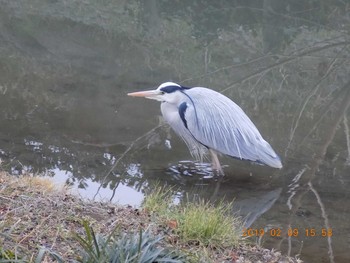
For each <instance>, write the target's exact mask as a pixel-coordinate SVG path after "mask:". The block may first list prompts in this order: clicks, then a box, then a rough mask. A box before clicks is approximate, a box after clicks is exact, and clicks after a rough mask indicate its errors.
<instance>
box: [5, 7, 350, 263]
mask: <svg viewBox="0 0 350 263" xmlns="http://www.w3.org/2000/svg"><path fill="white" fill-rule="evenodd" d="M283 3H284V4H282V3H281V1H277V0H274V1H264V2H261V1H255V2H254V1H253V2H250V3H249V4H247V3H246V2H243V1H242V3H239V2H235V4H233V3H230V2H227V3H226V2H213V1H192V2H191V3H187V4H185V2H184V3H181V2H178V1H161V2H159V1H147V2H145V1H107V0H106V1H103V2H101V3H95V2H93V1H84V2H82V1H78V0H76V1H69V2H67V1H60V0H59V1H44V0H39V1H35V2H32V3H29V2H28V1H19V0H12V1H9V0H2V1H0V5H1V9H0V57H1V59H0V76H1V78H0V109H1V110H0V127H1V128H0V158H1V160H2V164H1V168H2V169H6V170H8V171H10V172H11V173H12V174H13V175H17V174H21V173H23V172H24V171H26V170H29V171H33V172H40V173H41V172H42V173H44V174H45V175H46V176H51V177H53V178H54V179H55V180H56V181H57V182H60V183H68V184H70V185H72V187H73V189H75V191H77V192H78V193H79V194H81V195H82V196H85V197H88V198H91V199H97V200H111V201H114V202H119V203H122V204H131V205H133V206H138V205H139V204H140V202H141V201H142V199H143V196H144V193H145V192H147V191H150V190H151V189H152V187H153V186H154V185H155V184H156V183H160V184H162V185H163V184H164V185H171V186H174V187H175V189H176V191H177V196H178V199H179V200H178V201H181V200H182V199H183V198H184V197H186V196H189V197H190V198H193V199H196V198H205V199H208V200H212V201H213V202H215V200H220V199H222V198H224V199H225V200H227V201H232V200H235V212H237V211H239V213H241V214H242V215H243V216H244V217H245V218H246V225H247V227H248V228H247V229H246V231H245V232H244V233H242V234H250V235H253V237H252V238H253V239H256V241H257V242H259V243H261V244H263V245H264V246H267V247H273V248H276V249H280V250H282V251H283V253H287V254H290V255H297V254H298V255H300V257H301V259H303V260H305V261H306V262H349V260H350V253H349V252H348V250H349V247H350V234H349V233H350V223H349V221H348V218H349V216H350V206H349V201H348V199H349V195H350V191H349V189H350V187H349V186H350V179H349V171H350V131H349V125H350V124H349V120H348V119H349V109H348V108H349V103H350V78H349V62H350V59H349V55H350V54H349V53H350V52H349V44H350V40H349V31H350V27H349V25H350V21H349V15H348V10H349V8H350V6H349V4H347V3H346V2H342V1H339V2H337V1H323V2H322V4H321V3H319V4H318V3H317V4H316V3H314V2H313V1H303V2H295V1H284V2H283ZM169 80H172V81H175V82H178V83H181V84H183V85H186V86H205V87H210V88H212V89H215V90H217V91H220V92H222V93H223V94H225V95H226V96H228V97H230V98H231V99H232V100H234V101H235V102H236V103H237V104H239V105H240V106H241V107H242V108H243V110H244V111H245V112H246V113H247V114H248V116H250V118H251V119H252V120H253V122H254V123H255V124H256V126H257V127H258V129H259V130H260V132H261V133H262V135H263V136H264V138H265V139H266V140H267V141H268V142H269V143H270V144H271V145H272V146H273V148H274V149H275V150H276V152H278V153H279V154H280V156H281V158H282V160H283V164H284V167H283V169H281V170H276V169H272V168H269V167H264V166H260V165H254V164H250V163H247V162H242V161H238V160H234V159H231V158H227V157H221V161H222V163H223V164H224V165H225V166H224V170H225V174H226V176H225V177H224V178H221V179H218V178H215V177H213V176H212V174H211V172H210V164H208V163H198V162H195V161H194V160H193V159H192V157H191V156H190V154H189V152H188V150H187V148H186V146H185V145H184V143H183V142H182V141H181V140H180V139H178V138H177V137H176V136H175V135H174V134H173V133H172V132H171V131H170V130H169V128H168V127H167V126H166V125H164V123H163V122H162V120H161V119H160V118H159V116H160V110H159V103H157V102H155V101H150V100H145V99H134V98H130V97H127V96H126V93H128V92H131V91H137V90H143V89H151V88H155V87H157V86H158V85H159V84H160V83H162V82H165V81H169ZM288 229H290V231H289V232H288ZM248 231H249V232H248ZM262 232H264V233H265V234H264V236H263V237H261V236H260V234H261V233H262Z"/></svg>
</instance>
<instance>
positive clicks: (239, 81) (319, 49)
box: [220, 41, 350, 92]
mask: <svg viewBox="0 0 350 263" xmlns="http://www.w3.org/2000/svg"><path fill="white" fill-rule="evenodd" d="M349 44H350V42H349V41H342V42H337V43H332V44H329V45H326V46H322V47H317V48H313V49H311V50H306V51H303V52H301V53H299V54H297V55H296V56H293V57H288V58H286V59H282V60H280V61H278V62H276V63H273V64H272V65H269V66H268V67H266V68H262V69H258V70H256V71H255V72H253V73H252V74H249V75H248V76H244V77H242V78H240V79H238V80H236V81H234V82H232V83H230V84H229V85H228V87H227V88H225V89H223V90H221V91H220V92H225V91H227V90H229V89H231V88H232V87H234V86H235V85H236V84H239V83H242V82H244V81H247V80H249V79H251V78H253V77H256V76H258V75H259V74H261V73H263V72H265V71H269V70H271V69H273V68H276V67H278V66H281V65H284V64H286V63H288V62H290V61H293V60H295V59H300V57H302V56H306V55H309V54H312V53H316V52H319V51H322V50H325V49H329V48H332V47H337V46H346V45H349Z"/></svg>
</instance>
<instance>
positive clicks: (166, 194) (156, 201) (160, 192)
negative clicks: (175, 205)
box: [142, 184, 174, 215]
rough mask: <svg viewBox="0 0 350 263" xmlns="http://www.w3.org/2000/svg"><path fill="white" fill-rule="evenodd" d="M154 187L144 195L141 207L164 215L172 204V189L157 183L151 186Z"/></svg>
mask: <svg viewBox="0 0 350 263" xmlns="http://www.w3.org/2000/svg"><path fill="white" fill-rule="evenodd" d="M152 189H154V190H153V191H152V192H151V193H150V194H148V195H146V197H145V199H144V200H143V202H142V207H143V208H144V209H145V210H146V211H148V212H155V213H158V214H160V215H165V214H166V213H167V212H168V210H169V208H170V207H171V205H172V201H173V197H174V195H173V189H172V188H171V187H168V188H165V187H161V186H159V185H158V184H157V185H155V186H154V187H152Z"/></svg>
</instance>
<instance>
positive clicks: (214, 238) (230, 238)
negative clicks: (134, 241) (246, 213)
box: [143, 187, 242, 247]
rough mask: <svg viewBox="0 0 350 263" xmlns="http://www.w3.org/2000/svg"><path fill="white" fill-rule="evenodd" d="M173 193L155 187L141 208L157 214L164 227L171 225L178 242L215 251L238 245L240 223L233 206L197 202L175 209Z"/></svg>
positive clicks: (221, 203) (220, 203) (230, 204)
mask: <svg viewBox="0 0 350 263" xmlns="http://www.w3.org/2000/svg"><path fill="white" fill-rule="evenodd" d="M172 192H173V191H172V189H171V188H170V189H165V188H162V187H155V188H154V191H153V192H152V193H150V194H149V195H147V196H146V198H145V200H144V202H143V208H144V209H146V210H147V211H148V212H154V213H157V215H158V216H160V217H161V218H163V220H164V221H165V223H167V224H169V222H170V221H171V222H172V226H171V228H173V229H174V232H175V233H176V234H178V236H179V238H180V241H181V242H183V243H191V244H198V245H203V246H208V245H210V246H215V247H227V246H235V245H237V244H238V241H239V240H240V237H241V235H240V233H241V231H240V229H241V225H242V223H241V221H240V219H239V218H238V217H236V216H235V215H234V214H233V212H232V203H228V204H225V203H224V202H219V203H218V204H215V205H214V204H211V203H210V202H205V201H203V200H200V201H197V202H184V203H183V204H181V205H178V206H175V205H174V204H173V200H174V194H173V193H172ZM174 222H176V223H175V224H174Z"/></svg>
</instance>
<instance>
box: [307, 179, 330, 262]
mask: <svg viewBox="0 0 350 263" xmlns="http://www.w3.org/2000/svg"><path fill="white" fill-rule="evenodd" d="M308 185H309V187H310V190H311V191H312V192H313V193H314V195H315V196H316V199H317V203H318V204H319V206H320V208H321V212H322V217H323V219H324V226H325V228H326V231H327V232H328V230H329V229H332V228H331V226H330V224H329V220H328V216H327V213H326V209H325V207H324V205H323V203H322V200H321V197H320V196H319V194H318V193H317V191H316V189H315V188H314V187H313V185H312V183H311V182H309V183H308ZM327 242H328V255H329V259H330V262H331V263H334V255H333V248H332V236H331V235H328V233H327Z"/></svg>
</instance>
